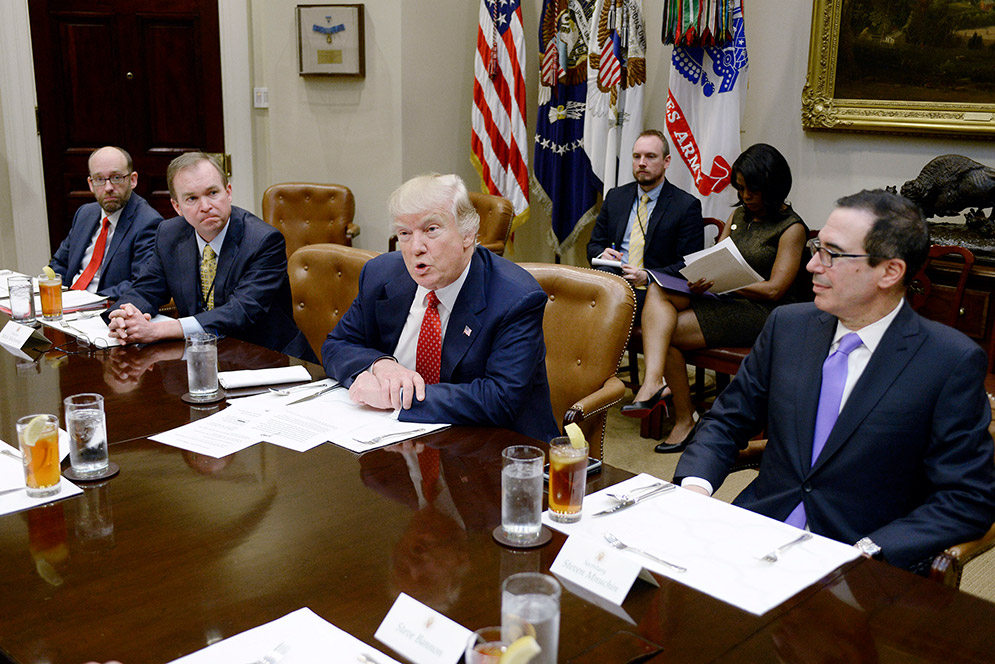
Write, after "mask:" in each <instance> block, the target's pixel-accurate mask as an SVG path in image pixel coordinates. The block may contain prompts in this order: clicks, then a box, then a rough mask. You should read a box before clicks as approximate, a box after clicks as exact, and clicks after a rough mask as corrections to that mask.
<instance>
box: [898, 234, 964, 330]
mask: <svg viewBox="0 0 995 664" xmlns="http://www.w3.org/2000/svg"><path fill="white" fill-rule="evenodd" d="M952 256H960V267H959V268H958V269H957V271H958V272H959V274H958V277H957V285H956V286H954V287H951V286H941V285H939V284H934V283H933V281H932V279H930V277H929V276H928V275H927V274H926V269H927V268H928V267H929V266H930V264H931V263H932V262H933V261H934V260H936V259H949V258H950V257H952ZM952 262H953V261H951V263H952ZM972 267H974V253H973V252H972V251H971V250H970V249H965V248H964V247H958V246H955V245H944V244H934V245H933V246H931V247H930V248H929V256H928V257H927V258H926V262H925V263H923V266H922V268H921V269H920V270H919V271H918V272H917V273H916V276H915V277H913V278H912V283H910V284H909V288H908V295H907V298H908V300H909V304H910V305H911V306H912V308H913V309H915V310H916V311H918V312H919V313H920V314H922V315H923V316H925V317H926V318H929V319H931V320H935V321H939V322H941V323H944V324H946V325H949V326H950V327H957V319H958V318H959V317H960V310H961V305H962V304H963V303H964V290H965V288H966V287H967V278H968V276H970V274H971V268H972Z"/></svg>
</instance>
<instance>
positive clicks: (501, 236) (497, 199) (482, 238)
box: [470, 191, 515, 256]
mask: <svg viewBox="0 0 995 664" xmlns="http://www.w3.org/2000/svg"><path fill="white" fill-rule="evenodd" d="M470 202H471V203H473V206H474V207H475V208H477V214H479V215H480V231H479V232H478V233H477V241H478V242H479V243H480V244H481V246H484V247H486V248H488V249H490V250H491V251H493V252H494V253H495V254H497V255H499V256H501V255H504V247H505V245H506V244H507V243H508V237H509V236H510V235H511V221H512V219H514V217H515V209H514V208H513V207H512V206H511V201H509V200H508V199H507V198H502V197H501V196H492V195H490V194H478V193H477V192H475V191H471V192H470Z"/></svg>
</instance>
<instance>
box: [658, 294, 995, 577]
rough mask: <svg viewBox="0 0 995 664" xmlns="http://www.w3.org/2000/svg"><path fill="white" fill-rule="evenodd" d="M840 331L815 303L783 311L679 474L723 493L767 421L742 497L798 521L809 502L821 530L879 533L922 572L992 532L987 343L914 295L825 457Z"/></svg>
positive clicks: (895, 554)
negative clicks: (829, 389)
mask: <svg viewBox="0 0 995 664" xmlns="http://www.w3.org/2000/svg"><path fill="white" fill-rule="evenodd" d="M835 330H836V318H835V317H833V316H830V315H829V314H826V313H823V312H821V311H819V310H818V309H816V308H815V305H814V304H810V303H805V304H794V305H785V306H783V307H778V308H777V309H775V310H774V312H773V313H772V314H771V316H770V318H768V320H767V324H766V326H765V327H764V330H763V332H762V333H761V335H760V337H759V338H758V339H757V342H756V344H755V345H754V347H753V350H752V351H751V352H750V354H749V355H748V356H747V358H746V360H745V361H744V362H743V365H742V367H741V368H740V370H739V373H738V374H737V375H736V377H735V379H734V380H733V382H732V383H731V384H730V386H729V387H728V388H727V389H726V390H725V391H724V392H723V393H722V394H721V395H720V396H719V397H718V398H717V399H716V401H715V405H714V406H713V408H712V410H711V412H710V414H709V415H708V416H706V418H705V420H704V421H703V423H702V425H701V426H700V428H699V432H698V434H697V435H696V436H695V439H694V442H693V443H692V444H691V445H690V446H689V447H688V449H687V450H686V451H685V452H684V454H683V456H682V458H681V460H680V462H679V463H678V465H677V470H676V473H675V478H676V479H677V480H678V481H679V480H680V479H683V478H684V477H687V476H693V477H701V478H704V479H706V480H708V481H709V482H711V483H712V486H713V487H716V488H718V486H719V485H720V484H721V483H722V481H723V479H725V476H726V474H727V473H728V469H729V465H730V464H731V463H732V461H733V459H735V457H736V454H737V452H738V449H737V446H745V444H746V441H747V440H748V439H749V438H750V437H751V436H753V435H755V434H756V433H758V432H759V431H760V430H761V428H762V427H764V426H766V427H767V434H768V437H769V440H768V443H767V449H766V451H765V452H764V456H763V461H762V463H761V466H760V474H759V476H758V477H757V478H756V479H755V480H754V481H753V483H752V484H750V485H749V486H748V487H747V488H746V489H744V490H743V492H742V493H741V494H740V495H739V496H738V497H737V498H736V500H735V504H736V505H739V506H741V507H745V508H747V509H750V510H753V511H755V512H759V513H760V514H764V515H766V516H769V517H771V518H774V519H778V520H784V519H785V518H786V517H787V516H788V514H789V513H790V512H791V510H792V509H794V507H795V505H797V504H798V502H799V501H804V503H805V513H806V515H807V517H808V522H809V528H810V529H811V530H812V532H815V533H818V534H820V535H825V536H826V537H830V538H832V539H835V540H839V541H841V542H845V543H848V544H852V543H854V542H856V541H857V540H859V539H860V538H862V537H870V538H871V539H872V540H873V541H874V542H875V543H876V544H878V545H879V546H880V547H881V548H882V549H883V552H884V556H885V559H886V560H888V561H889V562H890V563H892V564H894V565H897V566H899V567H905V568H908V569H912V568H916V567H918V566H919V565H920V564H921V563H922V562H923V561H924V560H925V559H926V558H928V557H931V556H933V555H934V554H936V553H939V552H940V551H942V550H943V549H944V548H946V547H948V546H950V545H952V544H956V543H958V542H964V541H968V540H972V539H975V538H977V537H980V536H981V535H982V534H984V533H985V531H986V530H987V529H988V528H989V526H991V524H992V521H995V463H993V446H992V439H991V436H990V435H989V434H988V430H987V427H988V423H989V422H990V421H991V409H990V407H989V405H988V400H987V398H986V396H985V388H984V379H985V372H986V367H987V362H986V359H985V353H984V351H982V349H981V348H980V347H979V346H978V345H977V344H975V343H974V342H973V341H971V340H970V339H968V338H967V337H965V336H964V335H963V334H961V333H960V332H957V331H956V330H954V329H953V328H950V327H947V326H945V325H941V324H939V323H936V322H933V321H929V320H926V319H924V318H921V317H920V316H919V315H918V314H916V313H915V312H913V311H912V310H911V308H910V307H909V306H908V304H904V305H903V306H902V309H901V311H900V312H899V314H898V316H897V317H896V318H895V320H894V321H892V324H891V325H890V326H889V328H888V330H887V332H885V335H884V337H882V339H881V343H880V345H879V346H878V347H877V349H876V350H875V352H874V355H872V356H871V360H870V362H869V363H868V365H867V368H866V369H865V370H864V372H863V374H861V376H860V379H859V380H858V381H857V384H856V385H855V386H854V388H853V392H852V393H851V394H850V396H849V398H848V399H847V402H846V404H845V405H844V407H843V410H842V411H841V412H840V415H839V419H838V420H837V421H836V425H835V427H834V428H833V430H832V432H831V433H830V435H829V439H828V440H827V441H826V446H825V448H824V449H823V451H822V454H820V455H819V458H818V460H817V461H816V463H815V465H814V466H812V465H811V457H812V436H813V432H814V431H815V414H816V410H817V408H818V403H819V390H820V383H821V372H822V363H823V361H824V360H825V358H826V356H827V355H828V353H829V345H830V343H831V342H832V338H833V334H834V332H835Z"/></svg>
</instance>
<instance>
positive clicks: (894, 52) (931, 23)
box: [802, 0, 995, 136]
mask: <svg viewBox="0 0 995 664" xmlns="http://www.w3.org/2000/svg"><path fill="white" fill-rule="evenodd" d="M802 126H803V127H804V128H805V129H807V130H843V131H884V132H895V133H924V134H960V135H964V136H991V135H992V134H995V0H814V3H813V11H812V37H811V42H810V45H809V64H808V77H807V80H806V81H805V88H804V90H803V91H802Z"/></svg>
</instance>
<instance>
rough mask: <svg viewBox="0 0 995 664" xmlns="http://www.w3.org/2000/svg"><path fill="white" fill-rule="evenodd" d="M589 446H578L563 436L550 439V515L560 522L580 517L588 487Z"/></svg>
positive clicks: (567, 521) (570, 521)
mask: <svg viewBox="0 0 995 664" xmlns="http://www.w3.org/2000/svg"><path fill="white" fill-rule="evenodd" d="M588 450H589V447H588V446H587V444H585V445H584V446H583V447H574V446H573V444H572V443H571V442H570V439H569V438H568V437H566V436H560V437H558V438H554V439H553V440H551V441H549V518H550V519H552V520H553V521H557V522H559V523H573V522H574V521H579V520H580V510H581V507H583V505H584V490H585V489H586V488H587V453H588Z"/></svg>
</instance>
